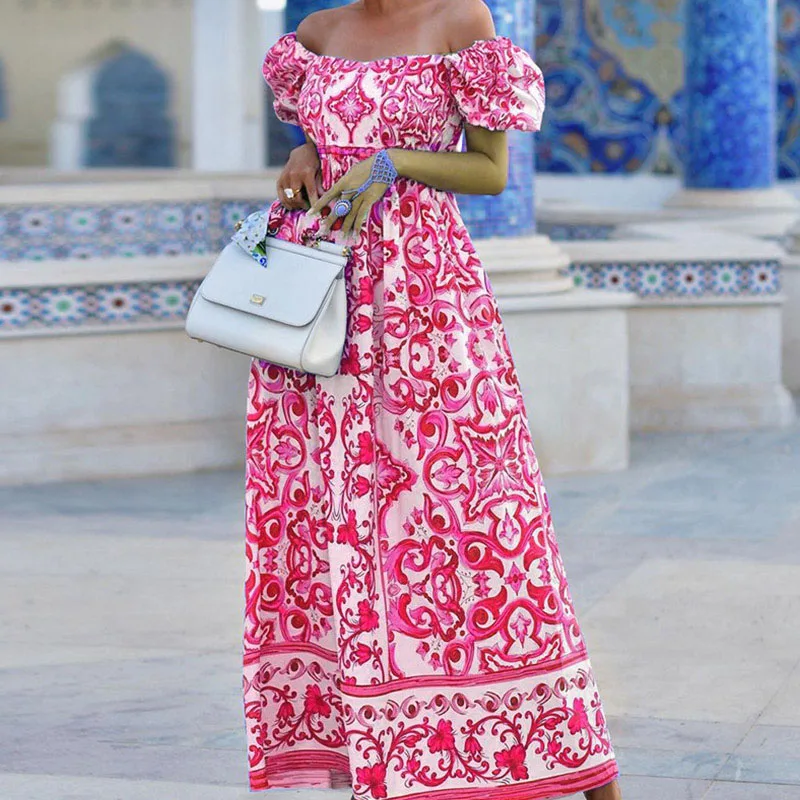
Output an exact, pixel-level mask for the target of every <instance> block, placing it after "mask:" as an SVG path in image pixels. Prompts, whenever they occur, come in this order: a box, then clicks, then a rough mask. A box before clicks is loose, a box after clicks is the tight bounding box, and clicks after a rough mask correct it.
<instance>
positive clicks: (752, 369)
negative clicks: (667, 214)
mask: <svg viewBox="0 0 800 800" xmlns="http://www.w3.org/2000/svg"><path fill="white" fill-rule="evenodd" d="M781 312H782V302H781V298H779V297H771V298H742V299H737V298H731V299H728V300H717V299H709V300H705V301H704V300H701V299H697V300H685V301H679V300H676V299H672V300H671V302H670V303H669V304H665V303H663V301H662V302H659V301H655V300H654V301H639V302H638V303H637V304H636V306H635V307H634V308H632V309H631V311H630V335H631V339H630V341H631V427H632V429H633V430H634V431H701V432H702V431H721V430H748V429H752V428H770V427H783V426H786V425H790V424H791V423H792V422H793V421H794V419H795V416H796V414H795V407H794V402H793V400H792V397H791V395H790V394H789V392H788V390H787V389H786V387H785V386H784V385H783V376H782V370H781V325H782V313H781Z"/></svg>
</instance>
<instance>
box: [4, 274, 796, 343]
mask: <svg viewBox="0 0 800 800" xmlns="http://www.w3.org/2000/svg"><path fill="white" fill-rule="evenodd" d="M570 273H571V274H572V276H573V278H574V280H575V284H576V286H579V287H583V288H586V289H604V290H611V291H625V292H633V293H635V294H637V295H639V296H640V297H669V296H674V297H681V296H683V297H692V296H693V297H701V296H705V297H709V296H717V297H725V296H728V297H732V296H739V297H741V296H765V295H775V294H777V293H778V292H780V288H781V284H780V263H779V262H778V261H742V262H735V261H718V262H717V261H704V262H686V263H677V264H660V263H650V262H639V263H622V262H620V263H607V264H597V263H592V264H574V265H572V267H570ZM199 284H200V281H199V280H192V281H170V282H161V283H117V284H109V285H103V286H62V287H32V288H16V289H0V337H2V336H3V335H4V334H12V335H13V334H15V333H20V332H23V331H24V332H31V331H34V330H37V329H46V330H49V331H53V330H64V331H70V330H77V329H80V328H81V327H84V326H97V325H108V326H115V325H123V326H130V325H133V326H135V325H136V324H137V323H148V322H165V321H167V322H169V321H171V322H180V321H182V320H183V319H184V318H185V317H186V313H187V311H188V310H189V304H190V303H191V301H192V298H193V297H194V293H195V292H196V291H197V287H198V286H199Z"/></svg>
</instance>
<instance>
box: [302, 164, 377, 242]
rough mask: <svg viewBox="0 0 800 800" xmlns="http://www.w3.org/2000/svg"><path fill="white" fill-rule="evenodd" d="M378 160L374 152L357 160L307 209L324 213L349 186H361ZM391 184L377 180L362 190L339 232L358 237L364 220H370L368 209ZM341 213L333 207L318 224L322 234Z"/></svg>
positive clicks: (352, 187)
mask: <svg viewBox="0 0 800 800" xmlns="http://www.w3.org/2000/svg"><path fill="white" fill-rule="evenodd" d="M374 161H375V156H369V158H365V159H364V160H363V161H359V162H358V163H356V164H354V165H353V166H352V167H351V168H350V169H349V170H348V171H347V172H346V173H345V174H344V175H342V177H341V178H339V180H338V181H336V183H334V184H333V186H331V188H330V189H328V191H327V192H325V194H323V195H322V196H321V197H320V198H319V200H317V202H316V203H314V204H313V205H312V206H311V208H310V209H309V211H308V213H309V214H311V215H318V214H321V213H322V209H323V208H325V206H328V205H331V204H335V203H336V201H337V200H339V199H340V198H341V194H342V192H346V191H347V190H348V189H358V188H360V187H361V186H362V185H363V184H364V183H366V182H367V180H368V179H369V176H370V173H371V172H372V164H373V162H374ZM388 188H389V184H387V183H380V182H378V181H376V182H375V183H373V184H372V186H370V187H369V188H368V189H367V190H366V191H363V192H362V193H361V194H360V195H358V197H356V198H354V199H353V208H352V209H351V210H350V213H349V214H347V216H345V217H344V220H343V221H342V227H341V228H340V229H339V231H340V233H341V234H342V235H343V236H344V237H345V238H347V239H351V240H355V239H358V236H359V234H360V233H361V229H362V228H363V227H364V223H365V222H366V221H367V217H368V216H369V212H370V211H371V210H372V207H373V206H374V205H375V203H377V202H378V201H379V200H380V199H381V198H382V197H383V196H384V195H385V194H386V191H387V190H388ZM338 219H339V217H337V216H334V214H333V210H331V213H329V214H328V216H327V217H325V219H324V220H323V221H322V223H321V224H320V227H319V233H320V235H321V236H327V235H328V233H330V230H331V228H332V227H333V225H334V224H335V223H336V220H338Z"/></svg>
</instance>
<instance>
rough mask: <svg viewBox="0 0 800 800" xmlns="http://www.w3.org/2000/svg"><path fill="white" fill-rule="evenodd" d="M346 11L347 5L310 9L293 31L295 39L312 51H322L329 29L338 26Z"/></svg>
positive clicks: (347, 11) (347, 9)
mask: <svg viewBox="0 0 800 800" xmlns="http://www.w3.org/2000/svg"><path fill="white" fill-rule="evenodd" d="M348 13H349V8H348V6H347V5H345V6H339V7H335V8H321V9H319V11H312V12H311V13H310V14H309V15H308V16H307V17H303V19H302V21H301V22H300V24H299V25H298V26H297V31H296V33H295V36H296V37H297V41H298V42H300V44H301V45H303V47H305V48H306V49H307V50H310V51H311V52H312V53H322V52H324V51H325V43H326V39H327V37H328V36H329V35H330V33H331V30H333V28H335V27H336V26H338V25H339V24H340V23H341V21H342V19H343V18H344V17H345V16H346V15H347V14H348Z"/></svg>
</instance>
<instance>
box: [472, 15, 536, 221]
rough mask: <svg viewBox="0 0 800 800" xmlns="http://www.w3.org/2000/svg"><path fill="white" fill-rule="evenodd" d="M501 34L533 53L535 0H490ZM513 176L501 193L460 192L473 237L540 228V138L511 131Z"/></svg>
mask: <svg viewBox="0 0 800 800" xmlns="http://www.w3.org/2000/svg"><path fill="white" fill-rule="evenodd" d="M488 5H489V7H490V8H491V10H492V16H493V17H494V22H495V27H496V28H497V33H498V35H500V36H508V37H509V38H510V39H511V40H512V41H513V42H514V43H515V44H518V45H520V47H524V48H525V49H526V50H527V51H528V52H529V53H533V46H534V14H535V10H536V2H535V0H488ZM508 143H509V164H510V166H509V175H508V186H507V187H506V190H505V191H504V192H503V193H502V194H501V195H498V196H476V195H471V196H467V195H459V197H458V204H459V206H460V208H461V210H462V212H463V215H464V219H465V220H466V222H467V225H468V226H469V230H470V233H471V235H472V236H475V237H489V236H527V235H530V234H533V233H534V232H535V231H536V216H535V212H534V178H535V161H536V158H535V152H536V150H535V148H536V140H535V138H534V136H533V135H531V134H530V133H523V132H521V131H509V132H508Z"/></svg>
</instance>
